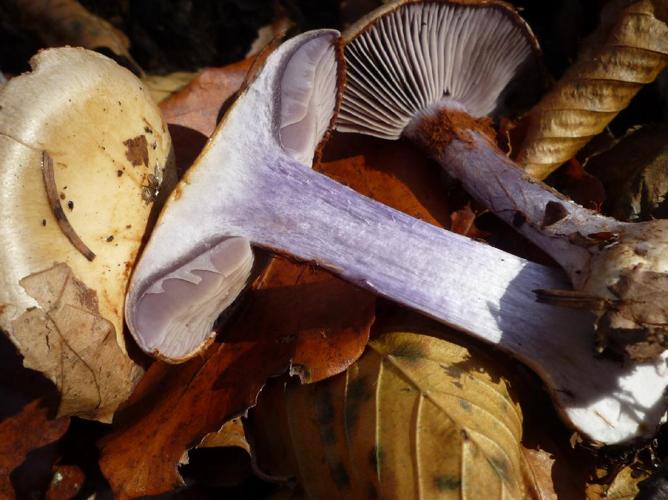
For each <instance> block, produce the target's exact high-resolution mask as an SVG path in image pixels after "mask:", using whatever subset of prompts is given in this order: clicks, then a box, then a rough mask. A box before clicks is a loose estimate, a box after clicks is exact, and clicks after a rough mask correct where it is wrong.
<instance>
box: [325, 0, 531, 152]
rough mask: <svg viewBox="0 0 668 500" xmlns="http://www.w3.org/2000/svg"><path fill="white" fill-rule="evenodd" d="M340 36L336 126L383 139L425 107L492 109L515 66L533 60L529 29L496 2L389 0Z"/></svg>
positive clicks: (475, 113) (472, 111) (484, 113)
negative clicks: (341, 82) (342, 85)
mask: <svg viewBox="0 0 668 500" xmlns="http://www.w3.org/2000/svg"><path fill="white" fill-rule="evenodd" d="M527 35H529V36H527ZM344 38H345V39H346V46H345V52H344V54H345V60H346V64H347V70H348V74H347V79H346V91H345V93H344V95H343V98H342V103H341V110H340V114H339V117H338V119H337V130H339V131H342V132H359V133H364V134H367V135H373V136H376V137H380V138H383V139H398V138H399V136H401V134H402V133H403V131H404V129H405V128H406V127H407V126H408V125H409V123H410V122H411V121H412V120H413V119H414V118H415V117H416V116H417V115H419V114H420V113H421V112H428V111H429V110H430V108H432V107H438V108H441V107H444V106H447V107H450V108H456V109H460V110H462V111H465V112H466V113H468V114H469V115H471V116H473V117H475V118H480V117H484V116H487V115H489V114H491V113H493V112H494V111H495V109H496V108H497V100H498V97H499V96H500V95H501V94H502V93H503V91H504V89H506V88H507V86H508V84H509V82H510V81H511V80H513V79H514V78H516V76H517V73H518V69H519V68H520V67H521V66H523V65H524V64H526V63H528V65H529V66H533V63H534V62H535V61H534V58H533V57H531V56H532V55H533V54H534V53H535V50H536V48H535V45H532V44H531V42H530V40H533V39H534V37H533V35H531V33H530V29H529V27H528V26H527V25H526V24H525V23H524V22H523V21H522V20H521V19H520V18H519V17H518V16H517V15H516V14H515V12H514V11H512V10H511V9H509V8H508V7H507V6H505V5H504V4H502V3H501V2H484V3H483V2H481V3H480V4H476V3H471V2H461V1H450V2H442V1H441V2H439V1H426V2H398V3H396V2H395V3H392V4H389V5H388V6H386V7H385V8H380V9H378V10H376V11H374V12H373V13H372V14H371V15H370V16H368V17H366V18H363V19H361V20H360V21H359V22H358V23H356V24H355V25H354V26H352V27H351V28H350V29H349V30H348V31H347V32H346V33H345V34H344ZM527 69H529V68H527ZM533 69H535V67H534V68H533Z"/></svg>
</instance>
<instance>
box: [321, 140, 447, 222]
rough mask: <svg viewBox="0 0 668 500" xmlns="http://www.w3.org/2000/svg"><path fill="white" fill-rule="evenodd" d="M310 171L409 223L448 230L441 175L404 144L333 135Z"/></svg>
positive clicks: (401, 141)
mask: <svg viewBox="0 0 668 500" xmlns="http://www.w3.org/2000/svg"><path fill="white" fill-rule="evenodd" d="M314 168H315V169H316V170H319V171H320V172H322V173H324V174H326V175H327V176H328V177H331V178H332V179H334V180H336V181H338V182H341V183H342V184H345V185H347V186H348V187H351V188H352V189H354V190H355V191H357V192H358V193H361V194H363V195H365V196H368V197H370V198H373V199H374V200H376V201H379V202H380V203H383V204H384V205H388V206H390V207H392V208H395V209H397V210H401V211H402V212H405V213H407V214H409V215H411V216H412V217H416V218H418V219H421V220H423V221H425V222H429V223H430V224H433V225H435V226H440V227H445V228H447V227H449V225H450V211H449V206H448V197H447V196H445V195H444V188H443V185H442V183H441V169H440V167H439V166H438V165H437V164H436V163H434V162H433V161H432V160H430V159H429V158H427V157H426V156H425V155H424V154H423V153H422V152H421V151H419V150H418V149H417V148H416V147H415V146H413V145H412V144H411V143H409V142H408V141H403V140H400V141H393V142H388V141H383V140H381V139H376V138H373V137H367V136H361V135H356V134H334V135H333V136H332V139H331V141H330V142H329V143H328V144H327V146H326V148H325V151H324V154H323V161H322V162H321V163H318V164H316V165H315V166H314Z"/></svg>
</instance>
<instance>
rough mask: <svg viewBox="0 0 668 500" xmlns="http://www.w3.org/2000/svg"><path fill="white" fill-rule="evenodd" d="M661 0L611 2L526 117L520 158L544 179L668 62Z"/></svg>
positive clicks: (667, 28) (607, 121)
mask: <svg viewBox="0 0 668 500" xmlns="http://www.w3.org/2000/svg"><path fill="white" fill-rule="evenodd" d="M661 2H662V0H636V1H629V0H625V1H623V2H611V3H610V5H609V6H608V9H609V10H608V11H606V12H604V13H603V14H602V22H601V24H600V26H599V28H598V29H597V30H596V32H595V33H594V34H593V35H592V37H591V38H590V39H589V40H588V41H587V42H586V43H585V44H584V46H583V49H582V50H581V52H580V54H579V56H578V58H577V60H576V62H575V63H574V64H572V65H571V66H570V67H569V69H568V71H567V72H566V73H565V74H564V76H563V77H562V78H561V79H560V80H559V81H558V82H557V83H556V84H555V86H554V87H553V88H552V90H551V91H549V92H548V93H547V94H545V95H544V96H543V98H542V99H541V101H540V102H539V103H538V104H537V105H536V106H535V107H534V108H533V109H532V110H531V111H530V112H529V114H528V115H527V117H526V122H527V123H526V127H527V128H526V130H527V135H526V137H525V138H524V141H523V142H522V144H521V145H520V147H519V149H518V150H517V152H516V155H515V156H516V160H517V162H518V163H519V164H520V165H523V166H524V168H525V169H526V170H527V171H528V172H529V174H531V175H532V176H534V177H536V178H538V179H544V178H545V177H547V176H548V175H549V174H550V173H551V172H552V171H553V170H555V169H556V168H558V167H559V166H560V165H561V164H563V163H564V162H566V161H568V160H569V159H571V158H573V157H574V156H575V153H576V152H577V151H578V150H579V149H580V148H581V147H582V146H583V145H585V144H586V143H587V142H588V141H589V140H590V139H591V138H592V137H593V136H595V135H596V134H598V133H600V132H601V131H603V129H604V128H605V127H606V126H607V125H608V123H610V121H611V120H612V119H613V118H614V117H615V116H616V115H617V114H618V113H619V112H620V111H621V110H623V109H624V108H626V106H628V104H629V102H630V101H631V99H632V98H633V96H635V95H636V93H637V92H638V91H639V90H640V89H641V88H642V86H643V85H645V84H647V83H651V82H652V81H654V79H655V78H656V77H657V75H658V74H659V73H660V72H661V71H662V70H663V69H664V68H665V67H666V65H667V64H668V26H667V25H666V22H667V19H666V16H665V6H663V5H662V3H661Z"/></svg>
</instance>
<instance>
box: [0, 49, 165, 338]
mask: <svg viewBox="0 0 668 500" xmlns="http://www.w3.org/2000/svg"><path fill="white" fill-rule="evenodd" d="M30 63H31V66H32V68H33V70H32V72H30V73H26V74H24V75H21V76H18V77H16V78H13V79H11V80H10V81H9V82H7V83H6V84H5V85H4V86H2V88H0V186H2V189H0V207H2V223H0V328H1V329H3V330H5V331H7V332H8V333H9V335H10V337H12V330H13V326H12V324H13V321H15V320H16V319H17V318H18V317H19V316H20V315H21V314H23V313H24V312H25V311H26V309H28V308H31V307H36V306H37V305H38V303H37V301H36V300H35V299H34V298H33V297H32V296H30V295H29V294H28V293H27V292H26V290H25V289H24V288H23V287H22V286H21V284H20V283H19V282H20V281H21V280H22V279H23V278H26V277H27V276H29V275H31V274H34V273H37V272H40V271H44V270H45V269H48V268H50V267H52V266H54V265H55V264H56V263H64V264H67V265H68V266H69V267H70V268H71V269H72V272H73V275H74V276H75V277H76V278H78V279H79V280H81V281H82V282H83V283H84V284H85V285H86V286H87V287H88V288H90V289H92V290H95V291H96V292H97V299H98V301H99V310H100V315H101V317H103V318H105V319H107V320H109V321H110V322H111V323H112V324H113V326H114V328H115V332H116V336H117V340H118V342H119V345H120V346H121V347H123V346H124V343H123V324H124V323H123V303H124V298H125V287H126V284H127V281H128V279H129V274H130V271H131V269H132V265H133V263H134V259H135V256H136V254H137V252H138V249H139V246H140V244H141V240H142V237H143V234H144V230H145V227H146V223H147V221H148V217H149V213H150V210H151V207H152V198H153V196H154V194H155V193H154V191H155V189H156V188H157V186H159V184H160V181H161V179H162V176H163V169H164V167H165V164H166V163H167V160H168V157H169V156H170V152H171V140H170V137H169V134H168V132H167V126H166V124H165V123H164V122H163V120H162V117H161V115H160V111H159V110H158V108H157V106H156V105H155V103H154V102H153V101H152V99H151V97H150V95H149V93H148V92H147V91H146V90H145V89H144V88H143V86H142V84H141V82H140V81H139V80H138V79H137V78H136V77H135V76H134V75H133V74H132V73H131V72H129V71H128V70H126V69H124V68H122V67H121V66H119V65H118V64H116V63H115V62H114V61H112V60H111V59H109V58H107V57H104V56H102V55H100V54H98V53H96V52H92V51H88V50H85V49H81V48H69V47H67V48H58V49H49V50H44V51H41V52H40V53H38V54H37V55H36V56H35V57H33V58H32V59H31V61H30ZM43 151H46V152H47V153H48V154H49V155H50V157H51V158H52V159H53V176H54V185H55V188H56V192H57V193H59V194H60V197H61V198H63V199H62V200H59V201H60V202H61V203H62V208H63V210H64V212H65V214H66V216H67V218H68V219H69V223H70V224H71V227H72V229H73V230H74V232H76V234H77V235H78V236H79V237H80V238H81V240H82V241H83V242H84V243H85V244H86V245H87V246H88V248H89V249H90V250H91V251H92V252H93V253H94V254H95V255H96V257H95V259H94V260H92V261H89V260H88V259H87V258H86V257H85V256H84V255H82V253H81V252H80V251H79V250H77V248H75V247H74V246H73V244H72V243H71V242H70V241H69V240H68V238H67V236H66V235H65V234H64V233H63V231H62V230H61V228H60V227H59V223H58V222H59V221H58V220H57V218H56V216H55V215H54V212H53V209H52V206H51V205H50V202H49V200H48V199H47V194H46V189H45V182H44V179H43V175H42V169H41V166H42V160H43ZM68 206H70V207H71V209H70V208H68ZM14 341H15V342H16V339H14Z"/></svg>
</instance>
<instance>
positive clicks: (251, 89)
mask: <svg viewBox="0 0 668 500" xmlns="http://www.w3.org/2000/svg"><path fill="white" fill-rule="evenodd" d="M338 39H339V34H338V32H336V31H333V30H319V31H312V32H308V33H304V34H302V35H299V36H297V37H295V38H293V39H291V40H289V41H287V42H285V43H283V44H282V45H281V46H280V47H279V48H278V49H276V50H275V51H274V52H273V53H272V54H271V55H270V56H269V57H268V58H267V60H266V62H265V65H264V67H263V68H262V69H261V70H260V71H259V73H258V74H257V77H256V79H255V80H254V81H253V82H252V83H251V84H250V85H249V86H248V87H247V88H246V89H245V90H244V91H243V92H242V94H241V95H240V96H239V98H238V99H237V101H236V102H235V103H234V105H233V106H232V107H231V108H230V109H229V110H228V112H227V113H226V115H225V116H224V117H223V120H222V121H221V123H220V124H219V126H218V128H217V129H216V131H215V132H214V134H213V136H212V137H211V139H210V140H209V142H208V144H207V145H206V147H205V148H204V150H203V151H202V153H200V155H199V157H198V158H197V159H196V160H195V162H194V164H193V165H192V166H191V167H190V169H189V170H188V171H187V172H186V174H185V176H184V178H183V179H182V180H181V182H180V183H179V185H177V187H176V189H175V190H174V192H173V193H172V194H171V195H170V197H169V199H168V200H167V203H166V204H165V206H164V208H163V210H162V212H161V214H160V217H159V219H158V222H157V223H156V226H155V228H154V230H153V233H152V234H151V238H150V240H149V242H148V243H147V245H146V248H145V249H144V252H143V254H142V256H141V258H140V261H139V263H138V265H137V266H136V268H135V271H134V273H133V276H132V280H131V284H130V287H129V289H128V299H127V302H126V318H127V323H128V326H129V328H130V331H131V333H132V335H133V336H134V338H135V340H136V341H137V343H138V344H139V346H140V347H141V348H142V349H143V350H144V351H146V352H148V353H151V354H152V355H154V356H157V357H160V358H162V359H164V360H165V361H168V362H182V361H185V360H186V359H188V358H190V357H192V356H194V355H195V354H197V353H198V352H200V351H201V350H202V349H203V348H205V347H206V346H207V345H208V344H209V342H210V341H211V340H212V339H213V337H214V333H215V332H213V324H214V322H215V320H216V319H217V317H218V316H219V315H220V313H221V312H222V311H223V310H224V309H226V308H227V307H228V306H229V305H230V304H231V303H232V302H233V301H234V299H235V298H236V297H237V295H238V294H239V293H240V292H241V291H242V290H243V288H244V287H245V285H246V282H247V280H248V277H249V275H250V272H251V268H252V265H253V256H252V252H251V250H250V243H249V241H248V240H246V239H245V238H243V237H244V235H245V233H244V228H243V226H244V224H245V223H246V222H248V223H251V221H246V220H235V219H234V216H233V214H229V213H228V212H227V211H228V209H229V207H234V206H235V205H236V206H241V205H244V203H246V202H245V200H246V199H248V197H253V196H255V195H254V194H252V193H253V189H252V185H253V184H254V183H255V182H256V178H259V177H261V176H262V171H263V164H268V163H271V162H272V161H273V160H275V159H276V158H279V157H281V156H283V157H286V156H287V157H290V158H292V159H293V160H297V161H299V162H302V163H304V164H306V165H310V164H311V162H312V160H313V157H314V154H315V152H316V149H317V147H318V144H319V143H320V142H321V140H322V138H323V135H324V134H325V133H326V131H327V130H328V129H329V128H330V126H331V124H332V123H333V117H334V114H335V112H336V103H337V100H338V99H337V97H338V92H339V85H338V83H339V71H340V69H339V64H338V58H339V54H338V45H337V42H338ZM226 207H227V208H226ZM230 218H231V219H230Z"/></svg>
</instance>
